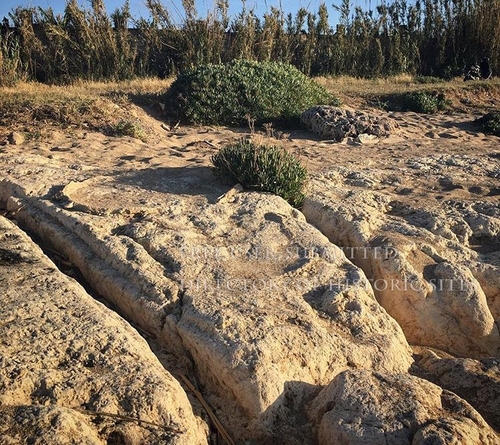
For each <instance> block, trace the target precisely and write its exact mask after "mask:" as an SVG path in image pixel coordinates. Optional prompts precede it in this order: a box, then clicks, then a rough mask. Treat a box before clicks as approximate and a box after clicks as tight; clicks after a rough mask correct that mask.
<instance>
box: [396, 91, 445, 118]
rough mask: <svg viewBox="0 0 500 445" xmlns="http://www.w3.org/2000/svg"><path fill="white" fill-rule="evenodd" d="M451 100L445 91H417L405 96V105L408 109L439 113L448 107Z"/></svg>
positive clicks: (418, 111)
mask: <svg viewBox="0 0 500 445" xmlns="http://www.w3.org/2000/svg"><path fill="white" fill-rule="evenodd" d="M448 105H449V101H448V100H446V97H445V95H444V93H431V92H428V91H417V92H415V93H410V94H408V95H406V97H405V106H406V108H407V109H408V110H411V111H415V112H417V113H427V114H432V113H437V112H438V111H442V110H444V109H446V107H447V106H448Z"/></svg>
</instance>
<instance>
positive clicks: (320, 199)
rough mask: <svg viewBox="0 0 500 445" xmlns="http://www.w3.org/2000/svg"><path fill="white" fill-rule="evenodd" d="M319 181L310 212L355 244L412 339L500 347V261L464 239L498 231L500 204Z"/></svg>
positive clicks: (336, 238) (465, 353) (458, 350)
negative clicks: (427, 204)
mask: <svg viewBox="0 0 500 445" xmlns="http://www.w3.org/2000/svg"><path fill="white" fill-rule="evenodd" d="M311 189H312V190H314V191H313V192H312V193H311V194H310V197H309V198H308V199H306V200H305V202H304V205H303V212H304V214H305V215H306V217H307V219H308V220H309V221H310V222H311V223H312V224H314V225H315V226H316V227H318V228H320V230H321V231H322V232H323V233H324V234H325V235H327V236H328V238H329V239H330V240H331V241H332V242H333V243H335V244H337V245H339V246H343V247H344V250H345V251H346V252H349V255H348V256H349V258H350V259H351V260H352V261H354V262H355V263H356V264H357V265H358V266H360V267H361V268H362V269H363V271H364V272H365V273H366V275H367V277H368V279H369V281H370V284H371V286H372V287H373V289H374V291H375V294H376V296H377V299H378V301H379V302H380V303H381V304H382V306H384V308H385V309H386V310H387V311H388V312H389V314H390V315H391V316H393V317H394V318H395V319H396V320H397V321H398V323H399V324H400V325H401V327H402V329H403V331H404V332H405V335H406V337H407V339H408V341H409V342H410V343H413V344H416V345H428V346H433V347H436V348H439V349H442V350H445V351H448V352H451V353H454V354H456V355H459V356H462V357H472V358H482V357H487V356H498V355H500V334H499V330H498V324H499V317H498V314H499V305H500V300H499V298H498V295H499V291H500V283H499V281H498V276H500V261H499V260H498V259H496V256H495V254H489V253H487V254H486V255H484V256H482V255H480V254H478V253H477V252H476V250H473V249H471V248H470V247H468V246H467V245H464V241H465V243H467V241H466V240H467V239H469V240H472V239H474V238H475V239H480V238H481V239H483V240H485V239H486V240H487V239H488V238H490V239H492V240H493V239H495V237H496V236H497V235H496V234H497V230H498V229H497V224H498V223H499V221H500V219H499V218H498V215H499V214H500V211H499V209H495V208H492V207H494V206H492V205H488V206H484V207H485V209H486V208H487V209H488V210H485V209H483V208H482V207H481V205H480V204H478V203H476V204H467V205H464V206H463V208H462V207H454V206H452V205H450V206H449V207H447V208H445V209H440V210H438V209H435V210H432V211H429V210H426V209H415V208H412V207H411V206H409V205H404V206H399V204H398V202H396V201H390V200H389V199H388V197H386V196H384V195H383V194H379V193H375V192H372V191H350V190H346V189H344V188H342V187H339V186H338V185H329V184H328V183H325V182H324V181H321V182H320V181H319V180H318V181H316V180H314V181H312V184H311ZM459 236H460V237H461V238H460V239H459V238H458V237H459ZM494 245H495V244H493V246H494Z"/></svg>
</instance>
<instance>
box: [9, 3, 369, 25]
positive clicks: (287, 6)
mask: <svg viewBox="0 0 500 445" xmlns="http://www.w3.org/2000/svg"><path fill="white" fill-rule="evenodd" d="M368 1H369V0H368ZM104 2H105V5H106V9H107V11H108V12H109V13H111V12H112V11H114V10H115V9H116V8H117V7H120V6H122V5H123V4H124V0H123V1H122V0H104ZM323 2H324V3H325V4H326V6H327V8H328V12H329V16H330V24H331V25H332V26H335V24H336V23H337V21H338V14H337V12H336V11H335V9H334V8H333V6H332V4H333V3H335V4H340V3H341V0H326V1H321V0H281V1H280V0H265V1H261V0H247V1H246V6H247V9H249V8H252V7H253V8H254V9H255V12H256V14H257V16H258V17H262V16H263V14H264V13H265V12H266V11H267V10H269V9H270V8H271V6H274V7H278V8H280V7H281V9H283V10H284V11H285V13H292V14H293V15H295V13H296V12H297V11H298V10H299V8H301V7H304V8H306V9H307V10H308V11H310V12H315V13H316V12H317V11H318V8H319V5H320V4H321V3H323ZM0 3H1V4H0V19H1V18H2V17H3V16H8V13H9V12H11V11H12V9H14V8H15V7H16V6H35V7H36V6H40V7H42V8H48V7H51V8H52V9H53V10H54V11H55V12H56V13H57V12H61V13H62V12H63V10H64V6H65V4H66V1H65V0H1V2H0ZM79 3H80V4H81V5H83V6H84V7H90V1H88V0H80V1H79ZM214 3H215V2H214V1H212V0H196V7H197V10H198V15H199V16H200V17H206V16H207V12H208V11H210V10H213V9H214V8H213V5H214ZM163 4H164V5H165V6H166V7H167V9H168V10H169V11H171V15H172V17H173V18H174V20H176V21H178V22H181V21H182V11H183V9H182V2H181V0H163ZM351 4H355V5H359V6H361V7H363V8H365V7H368V4H367V1H366V0H365V1H363V0H360V1H352V2H351ZM242 5H243V3H242V0H229V13H230V15H231V16H234V15H235V14H237V13H238V12H240V11H241V9H242ZM130 9H131V12H132V15H133V16H134V17H147V13H148V11H147V8H146V7H145V6H144V3H143V0H130Z"/></svg>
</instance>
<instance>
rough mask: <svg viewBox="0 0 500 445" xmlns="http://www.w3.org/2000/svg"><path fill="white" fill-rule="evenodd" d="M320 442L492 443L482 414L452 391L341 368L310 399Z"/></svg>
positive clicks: (493, 438)
mask: <svg viewBox="0 0 500 445" xmlns="http://www.w3.org/2000/svg"><path fill="white" fill-rule="evenodd" d="M309 415H310V417H311V418H312V419H313V420H314V422H315V423H316V425H318V429H317V437H318V442H319V444H321V445H338V444H349V445H386V444H394V445H415V444H419V445H424V444H428V443H446V444H456V445H459V444H464V445H466V444H467V445H473V444H481V445H498V444H499V443H500V440H499V438H498V436H497V435H496V433H495V432H494V431H493V430H492V429H491V428H490V427H489V426H488V425H487V424H486V422H485V421H484V420H483V418H482V417H481V416H480V415H479V414H478V413H477V412H476V411H475V410H474V409H473V408H472V407H471V406H470V405H469V404H468V403H467V402H465V401H463V400H462V399H460V398H459V397H457V396H456V395H455V394H453V393H451V392H449V391H444V390H442V389H441V388H440V387H438V386H436V385H434V384H432V383H430V382H428V381H426V380H422V379H419V378H417V377H413V376H410V375H407V374H406V375H404V374H393V375H390V374H381V373H372V372H369V371H365V370H359V371H346V372H344V373H342V374H340V375H339V376H338V377H336V378H335V379H334V380H333V381H332V382H331V383H330V385H328V386H327V387H326V388H325V389H324V390H323V391H321V393H320V394H319V395H318V396H317V397H316V398H315V399H314V400H313V402H312V403H311V405H310V408H309Z"/></svg>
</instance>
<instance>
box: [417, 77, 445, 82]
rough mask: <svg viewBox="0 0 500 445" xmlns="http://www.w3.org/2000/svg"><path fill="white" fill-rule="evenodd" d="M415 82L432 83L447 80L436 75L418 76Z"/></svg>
mask: <svg viewBox="0 0 500 445" xmlns="http://www.w3.org/2000/svg"><path fill="white" fill-rule="evenodd" d="M415 82H417V83H423V84H428V83H431V84H432V83H444V82H445V80H444V79H441V78H439V77H434V76H417V77H415Z"/></svg>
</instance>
